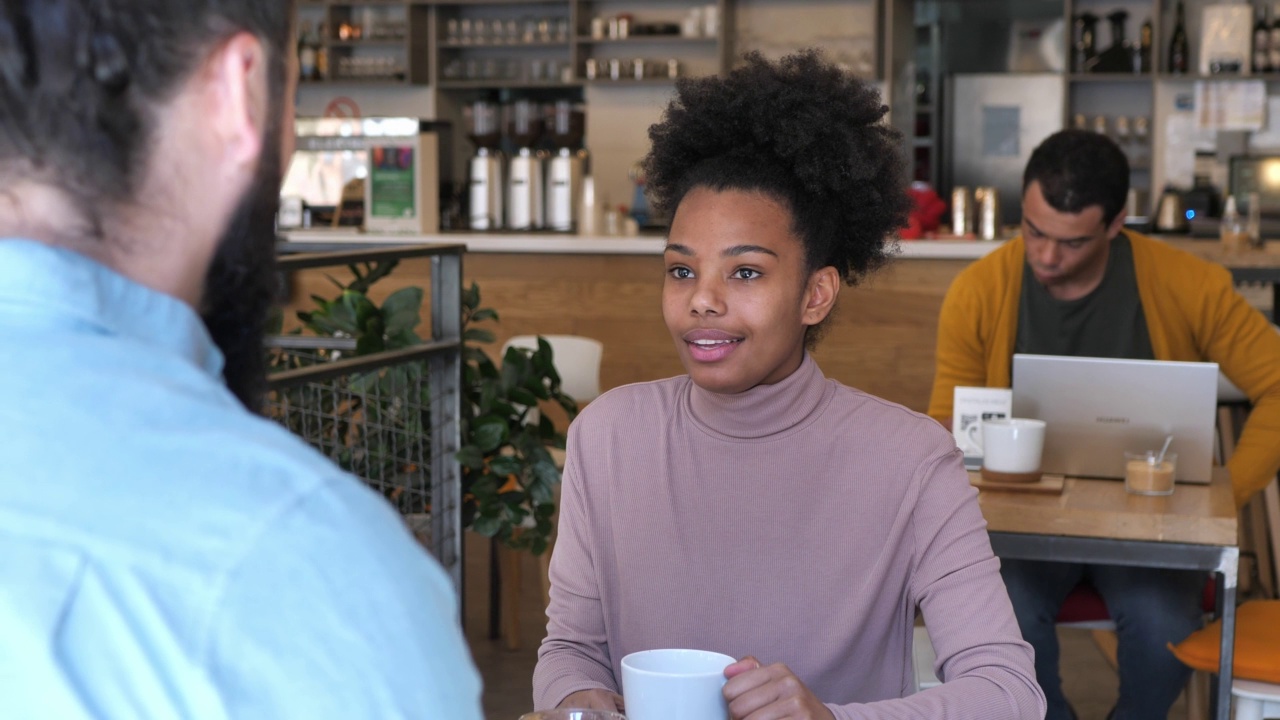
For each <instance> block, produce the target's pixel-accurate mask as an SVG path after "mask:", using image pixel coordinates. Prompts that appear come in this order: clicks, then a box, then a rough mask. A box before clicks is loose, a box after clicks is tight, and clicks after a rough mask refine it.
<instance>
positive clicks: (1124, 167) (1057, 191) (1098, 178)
mask: <svg viewBox="0 0 1280 720" xmlns="http://www.w3.org/2000/svg"><path fill="white" fill-rule="evenodd" d="M1032 182H1038V183H1040V192H1042V193H1043V194H1044V199H1045V200H1046V201H1048V203H1049V205H1050V207H1052V208H1053V209H1055V210H1057V211H1059V212H1066V213H1073V214H1074V213H1079V212H1081V211H1083V210H1084V209H1085V208H1087V207H1090V206H1092V205H1098V206H1100V207H1101V208H1102V219H1103V222H1105V223H1110V222H1111V221H1112V220H1115V219H1116V216H1117V215H1119V214H1120V213H1122V212H1124V208H1125V203H1126V201H1127V199H1128V196H1129V159H1128V158H1127V157H1125V154H1124V151H1123V150H1121V149H1120V147H1119V146H1118V145H1116V144H1115V143H1114V142H1112V141H1111V139H1110V138H1108V137H1107V136H1106V135H1102V134H1100V133H1096V132H1090V131H1088V130H1060V131H1058V132H1056V133H1054V134H1052V135H1050V136H1049V137H1048V138H1046V139H1045V141H1044V142H1042V143H1040V146H1039V147H1037V148H1036V149H1035V150H1033V151H1032V152H1031V159H1030V160H1028V161H1027V169H1026V172H1024V173H1023V175H1022V192H1023V193H1024V194H1025V193H1026V192H1027V188H1028V187H1030V186H1031V183H1032Z"/></svg>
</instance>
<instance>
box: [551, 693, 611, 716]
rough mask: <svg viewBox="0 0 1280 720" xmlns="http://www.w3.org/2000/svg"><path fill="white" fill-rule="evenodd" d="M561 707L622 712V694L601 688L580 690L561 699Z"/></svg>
mask: <svg viewBox="0 0 1280 720" xmlns="http://www.w3.org/2000/svg"><path fill="white" fill-rule="evenodd" d="M559 707H562V708H575V709H580V710H612V711H614V712H622V696H621V695H619V694H618V693H615V692H609V691H608V690H600V689H599V688H595V689H591V690H579V691H578V692H576V693H571V694H570V695H569V697H566V698H565V699H564V700H563V701H561V703H560V705H559Z"/></svg>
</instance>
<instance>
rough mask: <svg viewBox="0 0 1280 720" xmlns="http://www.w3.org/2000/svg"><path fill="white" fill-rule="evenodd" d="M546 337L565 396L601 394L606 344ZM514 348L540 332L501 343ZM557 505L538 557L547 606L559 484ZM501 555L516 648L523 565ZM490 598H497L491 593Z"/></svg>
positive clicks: (532, 343)
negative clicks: (546, 543)
mask: <svg viewBox="0 0 1280 720" xmlns="http://www.w3.org/2000/svg"><path fill="white" fill-rule="evenodd" d="M542 339H543V340H546V341H547V344H549V345H550V346H551V362H552V364H553V365H555V368H556V373H557V374H559V375H560V391H561V392H563V393H564V394H565V395H568V396H569V397H571V398H573V400H574V402H576V403H578V407H582V406H583V405H585V404H586V403H588V402H590V401H592V400H594V399H596V398H597V397H599V396H600V361H601V359H602V358H603V357H604V345H603V344H602V343H601V342H600V341H599V340H594V339H592V338H588V337H582V336H580V335H543V336H542ZM512 347H518V348H527V349H529V350H537V349H538V336H537V335H515V336H513V337H511V338H509V339H508V340H507V341H506V343H504V344H503V346H502V356H503V357H506V355H507V349H508V348H512ZM537 412H538V410H537V409H536V408H535V409H533V410H532V411H531V412H530V415H531V416H532V419H533V420H534V421H536V420H537V416H536V415H534V414H535V413H537ZM552 456H553V457H556V460H557V464H562V463H563V456H562V455H560V453H559V452H558V451H553V452H552ZM555 504H556V508H557V512H556V514H555V515H552V516H551V522H552V525H553V530H552V536H551V543H550V545H549V546H548V547H547V550H546V552H544V553H542V555H540V556H538V564H539V566H540V570H541V573H540V574H541V578H540V580H541V589H542V605H543V607H544V608H545V607H546V606H547V605H548V604H550V602H551V578H550V574H549V573H550V567H551V546H554V544H555V530H554V525H555V523H556V522H557V521H558V520H559V510H558V509H559V507H560V486H559V485H557V486H556V488H555ZM498 553H499V555H500V556H501V561H500V567H501V568H502V571H501V575H502V576H503V577H502V578H501V579H500V580H499V583H500V584H501V586H502V587H501V593H500V594H501V596H502V597H501V598H500V599H499V600H498V602H499V604H500V605H501V606H502V613H501V614H502V615H503V620H502V621H501V624H502V625H504V626H505V633H506V635H507V647H509V648H511V649H516V648H517V647H518V645H519V637H520V620H519V617H520V613H519V597H520V592H519V590H520V564H519V560H520V558H519V556H518V555H516V554H515V553H514V552H512V551H510V550H507V549H506V548H500V549H499V550H498ZM491 597H494V596H493V595H492V594H491Z"/></svg>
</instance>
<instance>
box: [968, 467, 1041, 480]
mask: <svg viewBox="0 0 1280 720" xmlns="http://www.w3.org/2000/svg"><path fill="white" fill-rule="evenodd" d="M982 479H983V480H986V481H987V482H996V483H1035V482H1040V471H1039V470H1036V471H1035V472H1029V473H1009V472H999V471H996V470H991V469H990V468H988V467H987V466H985V465H984V466H983V467H982Z"/></svg>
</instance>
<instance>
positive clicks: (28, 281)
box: [0, 238, 223, 377]
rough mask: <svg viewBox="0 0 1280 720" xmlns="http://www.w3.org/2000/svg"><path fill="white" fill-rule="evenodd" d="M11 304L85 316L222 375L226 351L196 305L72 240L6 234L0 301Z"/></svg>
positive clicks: (76, 319) (26, 310) (39, 314)
mask: <svg viewBox="0 0 1280 720" xmlns="http://www.w3.org/2000/svg"><path fill="white" fill-rule="evenodd" d="M6 306H7V307H10V308H14V307H16V308H21V310H22V313H23V316H24V318H25V319H27V320H34V321H37V322H40V321H45V322H48V323H49V324H50V325H70V324H72V323H84V324H87V325H89V326H91V327H93V328H95V329H96V330H98V331H100V332H103V333H105V334H109V335H114V336H119V337H122V338H128V339H131V340H135V341H138V342H141V343H143V344H145V345H149V346H152V347H154V348H156V349H159V350H161V351H165V352H169V353H172V354H175V355H178V356H181V357H183V358H185V359H187V360H189V361H190V362H191V363H193V364H194V365H196V366H197V367H200V368H202V369H203V370H204V371H205V372H207V373H209V374H210V375H212V376H215V377H221V376H222V366H223V357H222V352H221V351H220V350H219V349H218V347H217V346H216V345H214V343H213V339H212V338H211V337H209V332H208V330H206V329H205V326H204V322H203V321H202V320H201V319H200V316H199V315H198V314H196V312H195V310H193V309H192V308H191V306H189V305H187V304H186V303H184V302H182V301H181V300H179V299H177V298H175V297H173V296H171V295H166V294H164V293H162V292H159V291H157V290H152V289H151V288H148V287H145V286H143V285H140V284H138V283H136V282H134V281H133V280H130V279H129V278H127V277H125V276H123V275H121V274H119V273H117V272H116V271H114V270H112V269H110V268H108V267H106V266H105V265H102V264H101V263H99V262H97V261H96V260H92V259H90V258H88V257H86V256H84V255H81V254H79V253H77V252H73V251H71V250H67V249H65V248H58V247H54V246H51V245H46V244H44V243H40V242H35V241H32V240H23V239H13V238H4V239H0V309H3V308H4V307H6Z"/></svg>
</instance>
